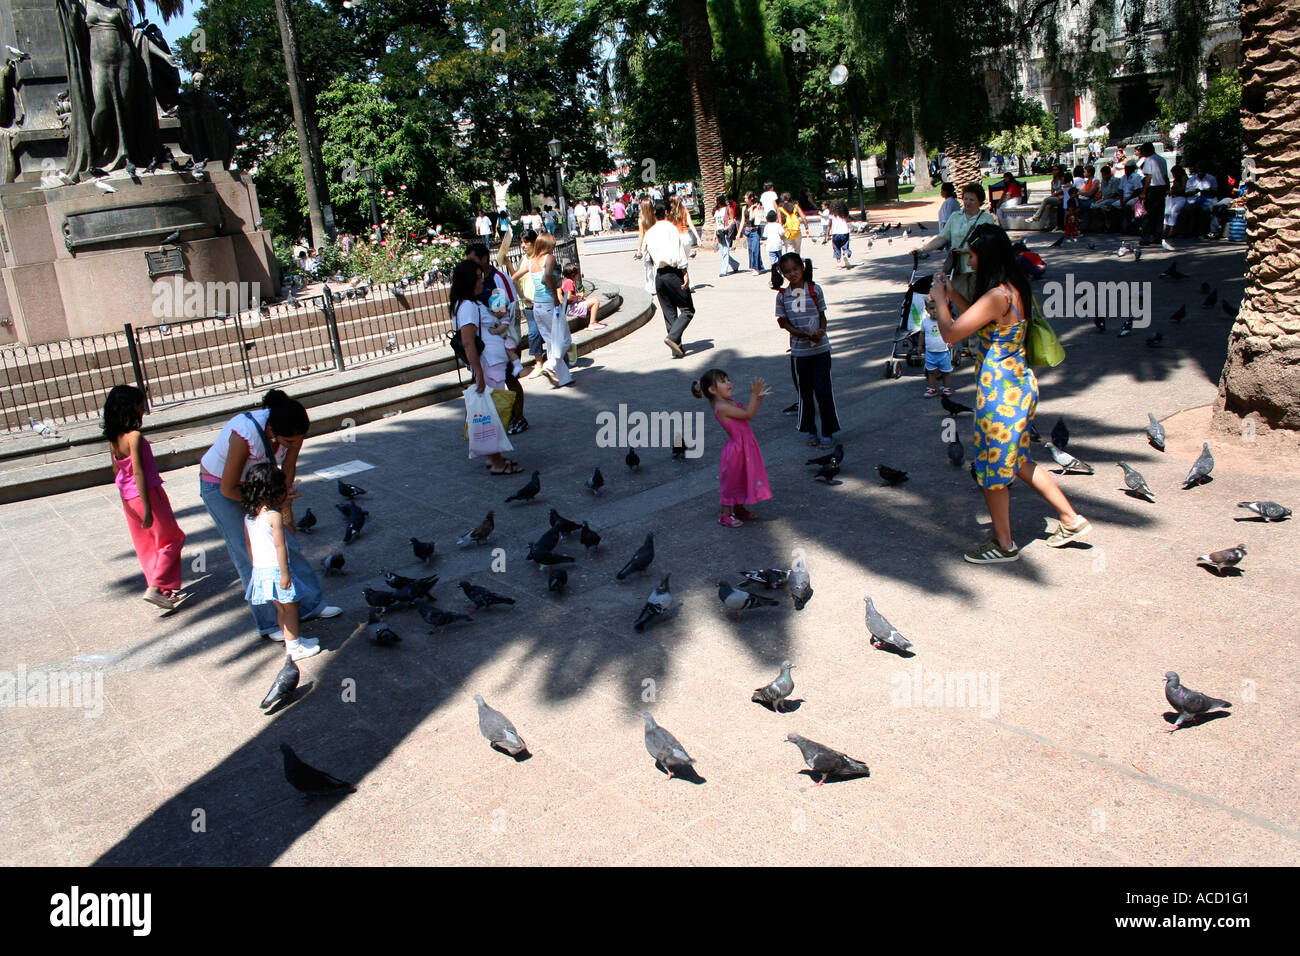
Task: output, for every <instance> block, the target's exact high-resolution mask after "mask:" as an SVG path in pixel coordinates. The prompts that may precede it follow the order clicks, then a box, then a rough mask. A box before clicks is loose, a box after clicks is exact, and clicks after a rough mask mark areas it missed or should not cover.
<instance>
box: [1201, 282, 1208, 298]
mask: <svg viewBox="0 0 1300 956" xmlns="http://www.w3.org/2000/svg"><path fill="white" fill-rule="evenodd" d="M1209 292H1210V284H1209V283H1208V282H1202V283H1201V295H1208V294H1209Z"/></svg>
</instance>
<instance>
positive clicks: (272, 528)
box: [240, 461, 320, 661]
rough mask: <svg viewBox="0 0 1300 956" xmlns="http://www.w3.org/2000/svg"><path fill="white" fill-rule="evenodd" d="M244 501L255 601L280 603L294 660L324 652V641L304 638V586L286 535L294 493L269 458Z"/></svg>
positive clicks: (252, 476)
mask: <svg viewBox="0 0 1300 956" xmlns="http://www.w3.org/2000/svg"><path fill="white" fill-rule="evenodd" d="M240 490H241V492H242V495H243V504H244V537H245V538H246V539H247V540H248V553H249V556H250V557H251V558H252V560H253V572H252V574H250V575H249V579H248V590H247V591H245V592H244V596H245V597H246V598H247V599H248V603H249V604H254V605H256V604H268V603H270V604H274V605H275V615H276V617H277V618H278V619H279V624H280V630H281V631H282V632H283V633H284V649H285V652H286V653H287V654H288V655H289V658H290V659H291V660H295V661H300V660H302V659H303V658H306V657H313V656H315V655H316V654H319V653H320V641H318V640H316V639H315V638H313V637H299V636H298V588H297V584H296V582H295V581H294V580H293V576H292V575H291V574H290V573H289V549H288V546H287V545H286V544H285V538H284V516H283V515H282V514H281V509H282V508H283V507H284V499H285V496H286V494H287V493H288V483H287V482H286V481H285V477H284V472H282V471H281V470H280V469H279V468H277V467H276V466H275V465H274V464H272V463H271V462H269V461H266V462H262V463H261V464H260V465H254V466H253V467H252V468H251V469H249V472H248V475H247V476H246V477H245V478H244V484H243V485H242V486H241V489H240Z"/></svg>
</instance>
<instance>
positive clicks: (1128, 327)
mask: <svg viewBox="0 0 1300 956" xmlns="http://www.w3.org/2000/svg"><path fill="white" fill-rule="evenodd" d="M1132 334H1133V320H1132V319H1125V320H1124V324H1123V325H1121V326H1120V327H1119V335H1118V336H1116V338H1121V339H1122V338H1124V336H1126V335H1132Z"/></svg>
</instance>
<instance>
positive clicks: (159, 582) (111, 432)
mask: <svg viewBox="0 0 1300 956" xmlns="http://www.w3.org/2000/svg"><path fill="white" fill-rule="evenodd" d="M144 414H145V396H144V392H142V391H140V390H139V389H138V388H135V387H133V386H131V385H116V386H114V387H113V389H112V391H110V392H109V393H108V400H107V401H106V402H105V403H104V437H105V438H107V439H108V445H109V448H110V449H111V450H112V453H113V481H114V483H116V485H117V489H118V491H119V492H120V493H121V495H122V510H123V511H124V512H125V513H126V523H127V527H128V528H130V530H131V542H132V544H134V545H135V554H136V557H138V558H139V559H140V567H141V568H143V569H144V579H145V583H146V584H147V585H148V587H147V588H146V589H145V592H144V599H145V600H146V601H148V602H149V603H150V604H153V605H156V606H157V607H160V608H164V609H166V610H168V611H170V610H172V609H173V608H175V607H176V605H177V604H179V603H180V600H181V598H182V596H183V595H181V593H180V590H181V548H182V547H184V545H185V532H184V531H182V530H181V529H180V527H179V526H178V525H177V524H176V517H175V516H174V515H173V514H172V506H171V502H170V501H168V500H167V492H165V491H163V488H162V484H163V480H162V476H161V475H160V474H158V465H157V464H156V463H155V462H154V459H153V450H152V449H151V448H150V447H149V440H148V439H147V438H145V437H144V435H142V434H140V424H141V421H142V420H143V418H144Z"/></svg>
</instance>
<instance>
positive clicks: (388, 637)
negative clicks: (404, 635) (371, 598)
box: [366, 608, 401, 647]
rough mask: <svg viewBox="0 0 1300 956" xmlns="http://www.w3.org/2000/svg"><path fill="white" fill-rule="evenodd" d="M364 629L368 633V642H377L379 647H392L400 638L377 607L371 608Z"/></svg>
mask: <svg viewBox="0 0 1300 956" xmlns="http://www.w3.org/2000/svg"><path fill="white" fill-rule="evenodd" d="M366 630H367V631H368V632H369V633H370V643H371V644H378V645H379V646H380V647H392V646H393V645H394V644H396V643H398V642H399V641H400V640H401V638H400V637H398V636H397V632H396V631H394V630H393V629H392V628H391V627H389V626H388V623H387V622H386V621H385V620H384V612H383V611H381V610H379V608H371V610H370V620H369V622H368V623H367V624H366Z"/></svg>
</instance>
